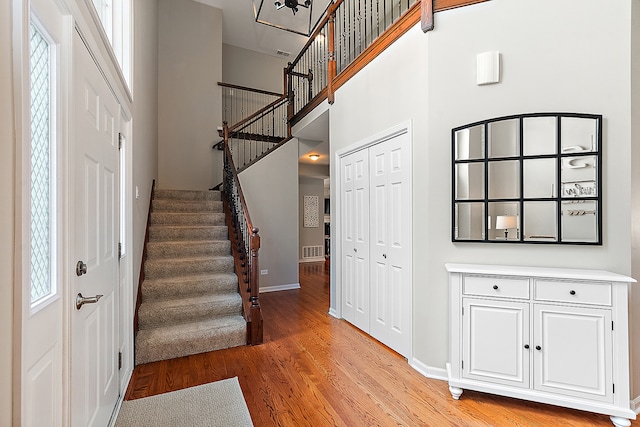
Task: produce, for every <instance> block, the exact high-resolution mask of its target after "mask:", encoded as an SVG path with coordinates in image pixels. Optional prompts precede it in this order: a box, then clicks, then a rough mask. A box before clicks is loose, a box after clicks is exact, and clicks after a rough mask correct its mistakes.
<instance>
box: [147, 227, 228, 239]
mask: <svg viewBox="0 0 640 427" xmlns="http://www.w3.org/2000/svg"><path fill="white" fill-rule="evenodd" d="M228 238H229V231H228V229H227V226H224V225H211V226H203V225H200V226H177V225H152V226H151V227H149V240H151V241H167V240H222V239H228Z"/></svg>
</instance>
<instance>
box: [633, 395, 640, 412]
mask: <svg viewBox="0 0 640 427" xmlns="http://www.w3.org/2000/svg"><path fill="white" fill-rule="evenodd" d="M631 409H632V410H633V411H634V412H635V413H636V415H640V396H638V397H636V398H635V399H633V400H632V401H631Z"/></svg>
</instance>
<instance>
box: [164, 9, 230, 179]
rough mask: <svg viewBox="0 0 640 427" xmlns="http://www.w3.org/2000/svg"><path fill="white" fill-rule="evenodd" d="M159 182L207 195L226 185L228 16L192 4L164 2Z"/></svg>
mask: <svg viewBox="0 0 640 427" xmlns="http://www.w3.org/2000/svg"><path fill="white" fill-rule="evenodd" d="M159 4H160V6H159V24H158V33H159V38H158V49H159V51H158V125H159V126H158V131H159V132H158V175H159V176H158V182H157V185H158V187H159V188H162V189H183V190H207V189H208V188H211V187H213V186H214V185H216V184H218V183H219V182H221V181H222V157H221V152H220V151H218V150H213V149H212V148H211V147H212V146H213V144H214V143H215V142H218V141H219V140H220V138H219V137H218V131H217V126H221V125H222V105H221V92H220V87H219V86H218V84H217V83H218V82H219V81H221V80H222V11H220V10H219V9H216V8H213V7H211V6H207V5H204V4H202V3H198V2H194V1H192V0H160V2H159Z"/></svg>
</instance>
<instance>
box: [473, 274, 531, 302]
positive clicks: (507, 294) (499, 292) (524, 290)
mask: <svg viewBox="0 0 640 427" xmlns="http://www.w3.org/2000/svg"><path fill="white" fill-rule="evenodd" d="M462 292H463V293H464V294H466V295H481V296H488V297H499V298H523V299H527V298H529V279H522V278H517V277H491V276H488V277H486V276H465V278H464V283H463V291H462Z"/></svg>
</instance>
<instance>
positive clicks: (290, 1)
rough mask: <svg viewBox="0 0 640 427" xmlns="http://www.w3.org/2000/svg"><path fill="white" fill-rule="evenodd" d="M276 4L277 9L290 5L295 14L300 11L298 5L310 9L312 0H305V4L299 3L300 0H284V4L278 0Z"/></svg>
mask: <svg viewBox="0 0 640 427" xmlns="http://www.w3.org/2000/svg"><path fill="white" fill-rule="evenodd" d="M275 6H276V9H277V10H280V9H282V8H283V7H288V8H289V9H291V11H292V12H293V14H294V15H295V14H296V12H297V11H298V6H302V7H306V8H307V9H309V8H310V7H311V0H304V3H303V4H299V3H298V0H284V4H283V3H282V2H281V1H279V0H276V1H275Z"/></svg>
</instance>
